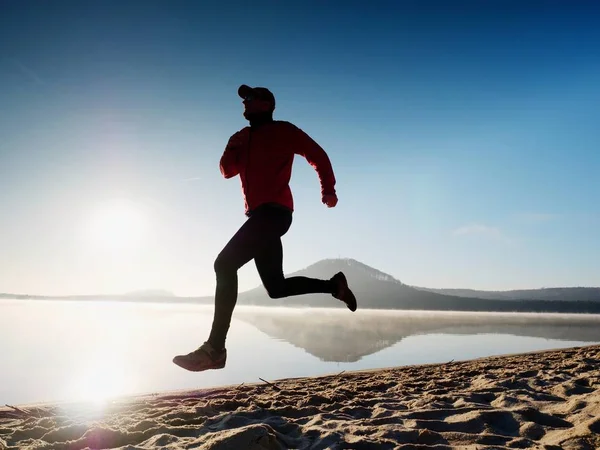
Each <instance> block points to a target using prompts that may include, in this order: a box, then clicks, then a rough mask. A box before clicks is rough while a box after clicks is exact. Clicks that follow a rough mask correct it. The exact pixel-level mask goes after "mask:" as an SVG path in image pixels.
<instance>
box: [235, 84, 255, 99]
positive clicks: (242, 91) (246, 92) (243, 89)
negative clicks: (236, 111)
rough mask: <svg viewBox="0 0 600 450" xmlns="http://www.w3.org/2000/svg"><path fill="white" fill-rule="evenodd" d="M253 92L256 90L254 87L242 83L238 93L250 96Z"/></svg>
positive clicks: (242, 96)
mask: <svg viewBox="0 0 600 450" xmlns="http://www.w3.org/2000/svg"><path fill="white" fill-rule="evenodd" d="M252 92H254V89H252V88H251V87H250V86H247V85H245V84H242V85H241V86H240V87H239V88H238V95H239V96H240V97H241V98H246V97H248V96H249V95H250V94H252Z"/></svg>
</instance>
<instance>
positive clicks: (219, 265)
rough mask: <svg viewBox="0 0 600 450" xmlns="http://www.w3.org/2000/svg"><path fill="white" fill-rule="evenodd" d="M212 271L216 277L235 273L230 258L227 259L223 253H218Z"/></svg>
mask: <svg viewBox="0 0 600 450" xmlns="http://www.w3.org/2000/svg"><path fill="white" fill-rule="evenodd" d="M214 269H215V272H216V273H217V275H218V274H226V273H231V272H236V270H237V268H236V267H235V264H233V263H232V262H231V260H230V258H227V256H226V255H225V254H223V253H220V254H219V256H217V258H216V259H215V263H214Z"/></svg>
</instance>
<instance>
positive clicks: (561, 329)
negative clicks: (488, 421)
mask: <svg viewBox="0 0 600 450" xmlns="http://www.w3.org/2000/svg"><path fill="white" fill-rule="evenodd" d="M235 318H236V319H238V320H242V321H244V322H246V323H249V324H251V325H253V326H255V327H256V328H258V329H259V330H260V331H262V332H264V333H265V334H267V335H268V336H269V337H271V338H272V339H276V340H281V341H285V342H287V343H289V344H291V345H293V346H295V347H298V348H302V349H304V350H305V351H307V352H308V353H310V354H311V355H313V356H315V357H317V358H319V359H320V360H321V361H326V362H357V361H360V360H361V359H362V358H363V357H365V356H367V355H371V354H373V353H376V352H378V351H380V350H383V349H385V348H387V347H391V346H393V345H394V344H396V343H397V342H400V341H401V340H402V339H404V338H406V337H409V336H413V335H419V334H421V335H423V334H432V333H436V334H440V333H441V334H454V335H475V334H484V333H485V334H504V335H506V334H510V335H515V336H527V337H538V338H544V339H556V340H565V341H582V342H590V343H591V342H598V341H600V316H599V315H585V314H540V313H531V314H516V313H515V314H512V313H502V314H500V313H469V312H436V311H397V310H389V311H387V310H386V311H381V310H377V311H376V310H363V311H357V312H356V313H351V312H348V311H340V310H334V309H322V308H319V309H311V308H304V309H294V308H268V307H266V308H261V307H248V308H244V307H241V308H238V309H237V310H236V312H235Z"/></svg>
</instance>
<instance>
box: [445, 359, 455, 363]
mask: <svg viewBox="0 0 600 450" xmlns="http://www.w3.org/2000/svg"><path fill="white" fill-rule="evenodd" d="M451 362H454V359H451V360H450V361H448V362H447V363H446V364H450V363H451Z"/></svg>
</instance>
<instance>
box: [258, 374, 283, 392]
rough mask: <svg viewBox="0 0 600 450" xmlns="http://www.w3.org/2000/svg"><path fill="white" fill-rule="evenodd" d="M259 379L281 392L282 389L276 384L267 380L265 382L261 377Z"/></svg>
mask: <svg viewBox="0 0 600 450" xmlns="http://www.w3.org/2000/svg"><path fill="white" fill-rule="evenodd" d="M258 379H259V380H261V381H264V382H265V383H267V384H268V385H269V386H272V387H274V388H275V389H277V390H278V391H281V388H280V387H279V386H277V385H276V384H274V383H271V382H269V381H267V380H264V379H262V378H260V377H258Z"/></svg>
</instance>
